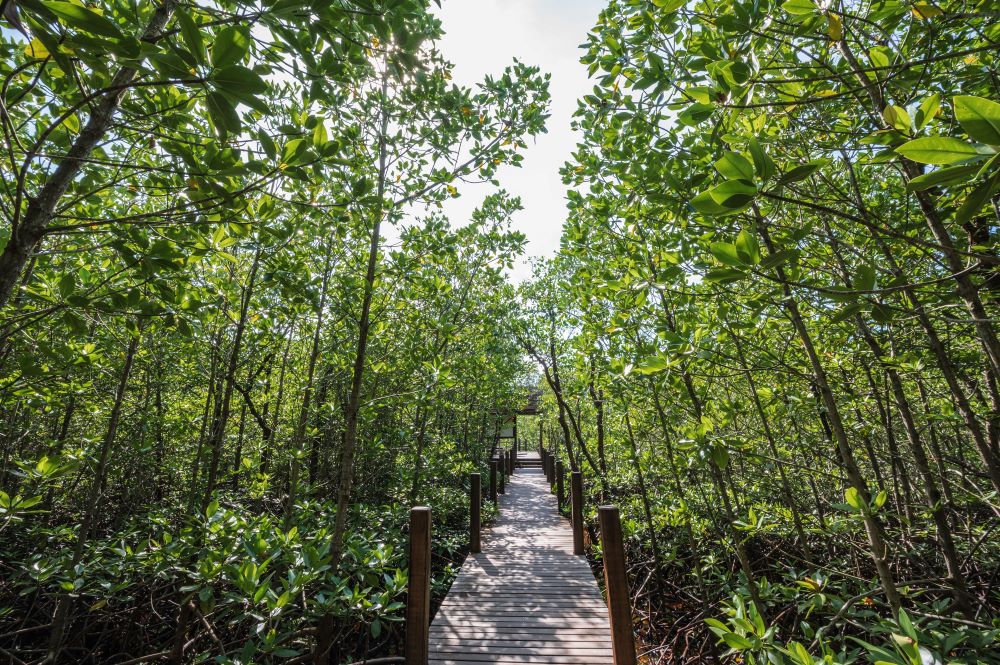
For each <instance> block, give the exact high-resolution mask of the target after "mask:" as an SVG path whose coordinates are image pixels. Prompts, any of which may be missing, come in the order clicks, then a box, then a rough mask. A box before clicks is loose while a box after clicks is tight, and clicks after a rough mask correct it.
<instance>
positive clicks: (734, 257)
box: [708, 242, 746, 267]
mask: <svg viewBox="0 0 1000 665" xmlns="http://www.w3.org/2000/svg"><path fill="white" fill-rule="evenodd" d="M708 249H709V251H711V252H712V256H714V257H715V258H716V259H717V260H718V261H719V263H723V264H725V265H727V266H734V267H741V266H744V265H746V263H745V262H744V261H743V260H742V259H741V258H740V254H739V250H737V249H736V245H734V244H732V243H728V242H713V243H712V244H711V245H709V248H708Z"/></svg>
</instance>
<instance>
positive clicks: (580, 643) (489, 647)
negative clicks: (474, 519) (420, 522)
mask: <svg viewBox="0 0 1000 665" xmlns="http://www.w3.org/2000/svg"><path fill="white" fill-rule="evenodd" d="M500 507H501V509H500V516H499V518H498V520H497V522H496V525H495V526H494V527H493V528H492V529H491V530H488V531H485V532H484V533H483V548H482V549H483V551H482V553H480V554H471V555H469V557H468V558H467V559H466V560H465V563H464V564H463V565H462V569H461V571H460V572H459V574H458V577H457V578H456V580H455V583H454V584H453V585H452V587H451V591H449V592H448V595H447V597H446V598H445V600H444V602H443V603H442V604H441V608H440V610H438V613H437V616H436V617H435V619H434V623H433V624H431V627H430V662H431V663H436V664H437V665H462V664H468V665H480V664H482V663H580V664H591V663H605V664H607V663H611V662H612V655H611V633H610V626H609V624H608V610H607V606H606V605H605V604H604V600H603V599H602V598H601V593H600V591H599V590H598V587H597V581H596V580H595V579H594V576H593V574H592V573H591V570H590V567H589V566H588V565H587V561H586V559H585V558H584V557H578V556H574V555H573V531H572V529H571V528H570V525H569V522H568V521H567V520H565V519H563V518H562V517H560V516H559V514H558V512H557V510H556V498H555V497H554V496H553V495H552V494H551V493H550V492H549V487H548V484H547V483H546V482H545V477H544V476H543V475H542V473H541V470H540V469H518V470H517V472H516V473H515V474H514V475H513V476H512V478H511V481H510V483H509V485H508V486H507V494H505V495H503V496H502V497H501V499H500Z"/></svg>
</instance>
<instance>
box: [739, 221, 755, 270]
mask: <svg viewBox="0 0 1000 665" xmlns="http://www.w3.org/2000/svg"><path fill="white" fill-rule="evenodd" d="M736 252H737V254H738V255H739V258H740V259H741V260H742V261H743V262H744V263H747V264H749V265H757V264H758V263H760V245H759V244H758V243H757V238H756V237H755V236H754V235H753V234H752V233H749V232H747V230H746V229H743V230H742V231H740V234H739V235H738V236H736Z"/></svg>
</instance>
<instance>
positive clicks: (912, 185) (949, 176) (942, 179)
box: [906, 164, 979, 192]
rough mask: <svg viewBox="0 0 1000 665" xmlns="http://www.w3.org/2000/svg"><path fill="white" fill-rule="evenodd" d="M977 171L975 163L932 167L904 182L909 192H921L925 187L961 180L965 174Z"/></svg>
mask: <svg viewBox="0 0 1000 665" xmlns="http://www.w3.org/2000/svg"><path fill="white" fill-rule="evenodd" d="M978 171H979V166H977V165H976V164H966V165H962V166H945V167H942V168H939V169H934V170H933V171H931V172H930V173H925V174H924V175H920V176H917V177H916V178H914V179H913V180H911V181H910V182H908V183H906V188H907V189H909V190H910V191H911V192H921V191H923V190H925V189H930V188H931V187H936V186H938V185H948V184H953V183H958V182H963V181H964V179H965V176H968V175H973V174H975V173H977V172H978Z"/></svg>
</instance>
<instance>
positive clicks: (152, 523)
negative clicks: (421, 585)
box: [0, 0, 1000, 665]
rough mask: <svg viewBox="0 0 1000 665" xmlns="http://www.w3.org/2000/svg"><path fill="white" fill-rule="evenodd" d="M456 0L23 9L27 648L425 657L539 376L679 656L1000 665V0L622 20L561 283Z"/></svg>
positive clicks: (17, 41)
mask: <svg viewBox="0 0 1000 665" xmlns="http://www.w3.org/2000/svg"><path fill="white" fill-rule="evenodd" d="M453 1H458V0H453ZM430 4H431V3H429V2H426V1H425V0H336V1H335V2H308V1H305V0H277V1H270V0H266V1H265V0H261V1H260V2H242V1H236V0H214V1H213V2H210V3H182V2H179V1H178V0H157V2H153V3H133V2H127V1H125V0H101V1H100V2H97V3H93V4H92V5H90V6H85V5H84V4H83V3H79V2H69V1H62V0H16V1H15V0H0V6H2V14H3V17H4V20H5V23H4V24H3V25H4V30H3V32H2V33H0V53H2V58H3V59H2V66H0V79H2V81H3V83H2V87H0V102H2V104H3V106H2V108H0V127H2V136H3V144H2V152H3V155H2V158H0V174H2V188H3V189H2V192H0V200H2V202H3V205H2V206H0V215H2V217H3V223H2V225H0V246H2V247H3V250H2V253H0V660H5V661H9V662H12V663H41V662H114V663H138V662H171V663H187V662H207V661H214V662H222V663H243V664H249V663H253V662H257V663H261V662H314V663H327V662H333V663H344V662H350V661H352V660H356V659H358V658H361V657H364V656H366V655H367V656H372V655H375V654H385V653H394V652H397V646H398V642H399V638H400V636H401V634H402V631H401V626H400V620H401V617H402V613H401V608H402V607H403V604H402V603H403V601H404V600H405V586H406V574H405V563H406V562H405V547H404V544H405V542H406V533H405V517H406V509H407V508H408V507H409V506H410V505H413V504H416V503H427V504H429V505H431V506H432V507H433V509H434V522H435V532H434V546H435V585H436V591H437V592H438V594H439V595H440V594H441V593H443V592H444V590H445V589H446V586H447V584H448V582H449V580H450V575H451V572H450V571H451V570H452V569H453V566H454V564H456V563H458V562H460V560H461V558H462V555H463V554H464V547H465V526H466V520H467V517H468V513H467V505H466V502H467V499H466V487H465V480H464V478H465V475H466V474H467V473H468V472H470V471H473V470H482V469H483V467H484V464H485V463H486V461H487V458H488V456H489V453H490V450H491V447H492V446H493V445H494V443H495V438H494V435H495V425H496V420H497V417H498V416H500V415H501V414H503V413H505V412H507V411H509V410H510V409H511V408H512V407H515V406H517V405H518V404H519V403H520V402H521V401H522V400H523V399H524V395H525V392H526V390H527V389H528V388H529V384H530V382H531V381H533V380H534V379H533V378H532V377H533V376H535V375H536V373H537V374H540V375H541V378H540V379H538V382H539V383H540V384H541V386H542V387H543V388H544V389H545V395H544V397H543V403H544V405H545V409H544V415H543V421H542V423H541V427H540V431H541V432H542V435H543V438H544V441H545V443H546V445H547V446H549V447H550V448H551V449H552V450H553V451H554V452H556V453H557V454H558V455H559V456H560V458H561V459H563V460H564V461H565V462H566V463H567V465H568V466H571V467H572V468H575V469H580V470H582V471H583V472H584V475H585V477H586V479H587V505H588V506H590V507H591V510H590V511H589V513H588V520H589V524H590V525H591V530H592V538H591V540H592V542H593V544H594V546H593V548H592V554H593V555H594V558H595V561H597V562H599V559H600V547H599V536H598V534H597V533H596V530H594V529H593V510H592V508H593V506H596V505H597V504H598V502H613V503H616V504H618V505H619V506H620V507H621V509H622V511H623V515H624V519H625V527H626V530H627V532H628V534H627V535H628V547H629V551H628V556H629V561H630V565H631V581H632V588H633V593H634V596H635V603H634V606H635V618H636V629H637V632H638V635H639V637H640V642H641V645H642V651H643V653H644V654H645V657H646V658H647V659H648V660H649V662H688V661H690V662H700V661H702V660H706V659H718V660H721V661H725V662H746V663H777V664H782V663H785V664H789V665H814V664H815V663H851V662H859V663H860V662H883V663H896V664H899V665H923V664H928V665H930V664H933V663H942V664H943V663H998V662H1000V656H998V655H997V654H998V651H1000V642H998V636H1000V618H998V617H1000V614H998V611H1000V592H998V589H1000V537H998V534H1000V531H998V529H997V527H998V526H1000V341H998V337H997V333H996V323H995V319H996V316H997V313H998V311H1000V302H998V298H997V293H998V290H1000V281H998V277H997V269H998V265H1000V256H998V254H997V251H996V247H997V245H996V242H997V233H998V227H1000V197H998V193H1000V156H998V153H1000V103H998V100H1000V62H998V57H1000V14H998V13H997V11H996V7H995V5H994V3H993V2H991V1H990V0H979V1H978V2H977V1H973V0H948V1H947V2H933V1H927V2H924V1H923V0H877V1H876V2H871V3H860V2H852V1H847V0H834V1H832V2H828V3H817V2H815V1H814V0H787V1H785V2H784V3H777V2H771V1H770V0H611V1H610V3H609V5H608V7H607V8H606V10H605V11H604V12H603V13H602V15H601V17H600V20H599V22H598V24H597V26H596V27H595V29H594V30H593V31H592V33H591V34H590V35H589V36H588V37H586V40H587V43H586V44H585V46H584V55H583V63H584V66H587V67H589V70H590V73H591V75H592V77H593V78H594V83H595V84H596V85H595V87H594V89H593V91H592V94H589V95H587V96H586V97H585V98H584V99H582V100H581V101H580V106H579V110H578V113H577V116H576V123H577V125H578V127H579V129H580V130H581V143H580V145H579V147H578V150H577V152H576V153H574V155H573V156H572V160H571V162H570V163H569V164H567V166H566V167H565V169H564V177H565V180H566V184H567V187H568V190H567V191H568V198H569V209H568V215H567V220H566V223H565V227H564V236H563V245H562V249H561V251H560V252H559V254H558V255H557V256H556V257H554V258H552V259H551V260H545V261H542V262H539V263H538V264H537V265H536V271H535V277H534V278H533V279H532V280H529V281H528V282H527V283H525V284H522V285H520V286H519V287H517V288H515V287H513V286H511V285H510V284H509V283H508V282H507V279H506V277H505V273H506V271H507V270H508V269H509V268H510V266H511V265H512V261H514V260H515V259H516V257H518V256H519V255H520V254H521V253H522V252H523V249H524V244H525V238H524V237H523V235H521V234H519V233H516V232H513V231H512V230H511V225H510V220H511V216H512V215H514V214H515V213H516V212H517V211H518V210H519V208H520V203H519V201H518V199H517V198H516V197H514V196H511V195H508V194H506V193H504V192H501V193H499V194H495V195H491V196H489V197H487V198H486V199H485V200H484V201H483V202H482V205H481V206H480V207H479V208H478V210H477V211H476V213H475V214H474V218H473V219H471V220H453V221H454V224H453V223H451V222H449V220H447V219H445V218H444V217H443V216H442V214H441V213H440V212H439V208H440V207H441V203H442V202H443V201H444V200H446V199H447V198H449V197H454V196H457V195H459V194H460V191H461V190H462V189H468V188H466V185H467V184H468V183H475V182H482V181H494V180H495V179H496V173H497V169H498V168H500V167H501V166H503V165H507V164H517V163H518V162H519V161H520V159H521V154H522V152H523V150H524V149H525V148H526V146H527V143H528V141H529V140H530V137H532V136H533V135H536V134H538V133H539V132H541V131H544V123H545V120H546V117H547V104H548V92H547V77H546V76H545V75H544V74H542V73H540V72H539V71H538V70H537V69H536V68H533V67H530V66H527V65H524V64H522V63H518V62H514V63H513V64H512V65H511V67H510V68H509V69H508V70H507V71H506V72H505V73H503V74H502V75H500V76H497V77H495V78H487V79H485V80H484V81H483V82H482V83H481V84H480V85H479V86H477V87H476V88H475V89H472V90H469V89H464V88H461V87H457V86H455V85H453V84H452V83H451V82H450V78H451V76H450V70H451V65H450V64H449V63H448V62H447V61H446V60H444V58H443V57H442V56H441V55H440V54H439V53H438V52H437V50H436V46H435V41H436V39H437V37H438V36H439V35H440V24H439V21H438V20H437V19H436V18H435V17H434V15H433V14H432V13H431V8H430V6H429V5H430ZM581 38H583V36H581ZM536 426H537V425H536V423H531V426H530V427H528V426H527V423H522V428H521V432H522V436H523V437H526V440H530V441H532V442H534V441H535V440H536V437H537V436H538V431H537V430H535V427H536Z"/></svg>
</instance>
